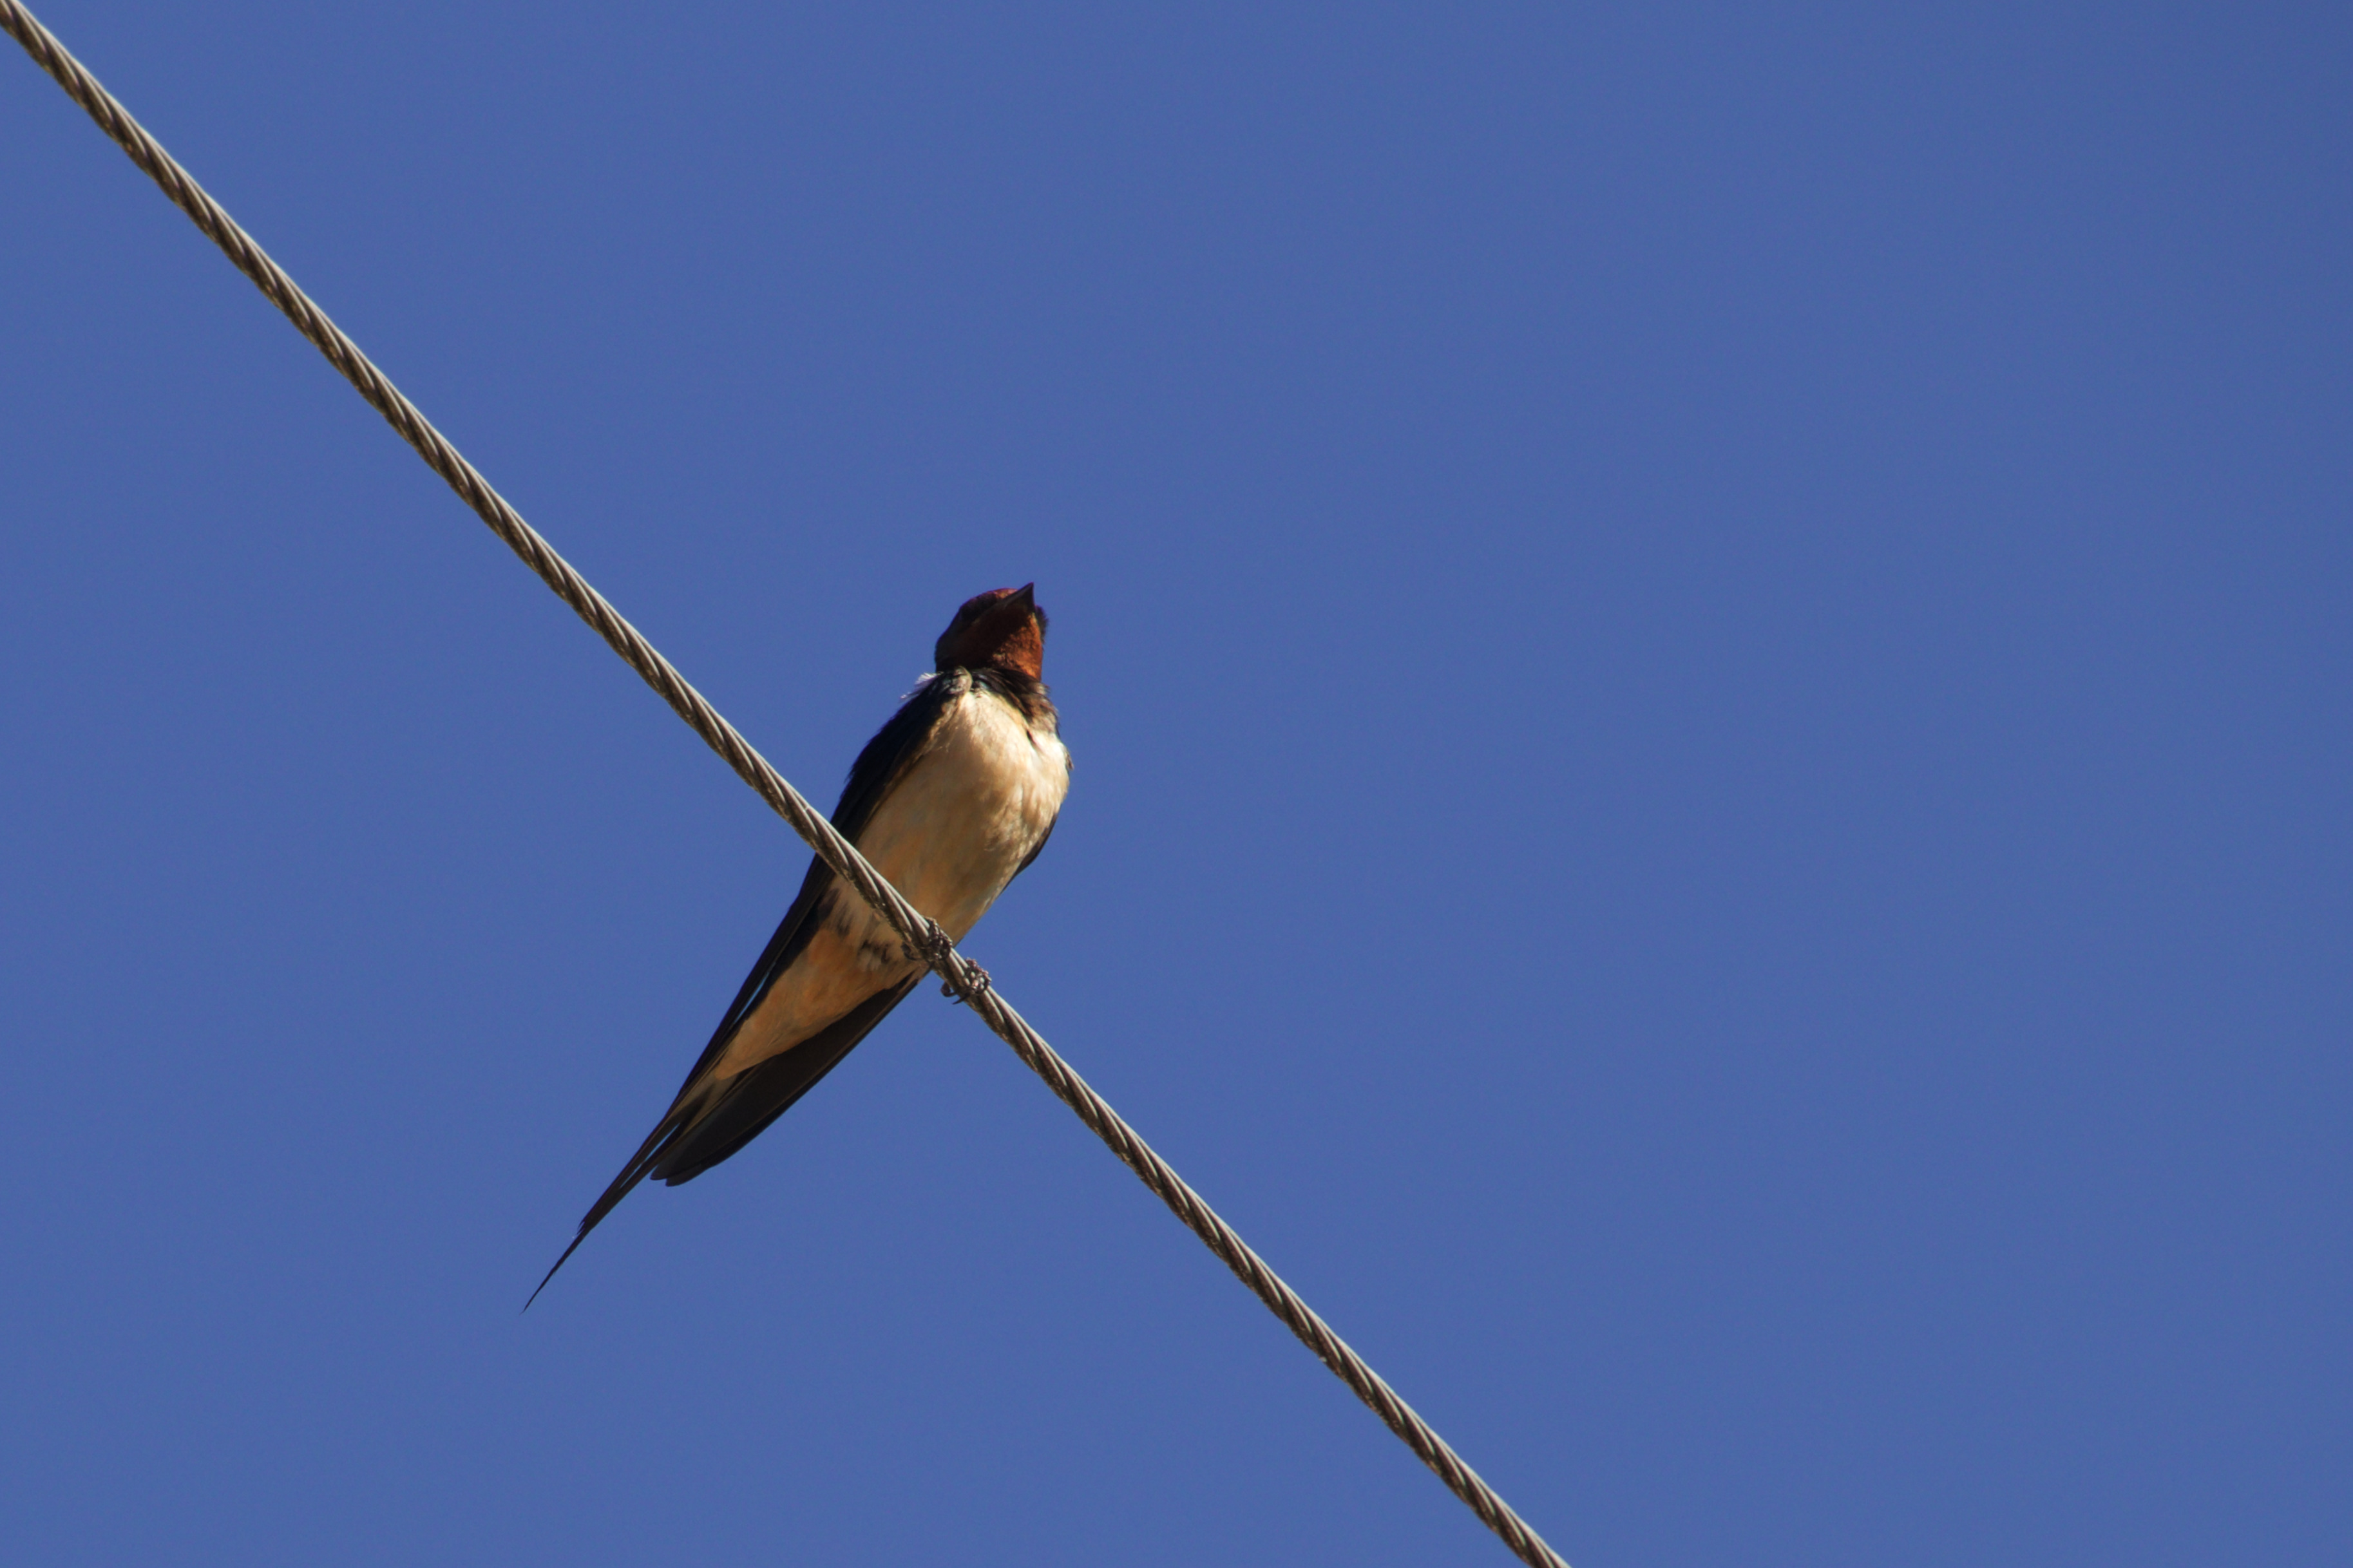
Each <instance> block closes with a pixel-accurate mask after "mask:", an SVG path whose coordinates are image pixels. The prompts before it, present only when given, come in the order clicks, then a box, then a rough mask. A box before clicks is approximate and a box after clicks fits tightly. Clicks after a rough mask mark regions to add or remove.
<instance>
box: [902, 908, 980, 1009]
mask: <svg viewBox="0 0 2353 1568" xmlns="http://www.w3.org/2000/svg"><path fill="white" fill-rule="evenodd" d="M923 924H924V931H923V941H922V942H921V943H920V944H918V943H916V942H901V943H900V944H899V951H900V952H903V953H905V954H906V955H907V959H908V961H909V962H910V963H922V964H927V965H929V966H930V967H932V968H933V969H937V968H939V967H940V965H941V964H942V963H954V964H955V965H957V966H958V967H959V968H960V969H961V970H962V971H963V973H964V981H965V984H966V985H968V986H970V987H971V988H972V989H973V990H975V991H986V990H987V989H988V985H989V981H988V971H987V970H986V969H983V968H982V967H981V966H980V965H979V964H977V963H974V962H973V961H972V960H971V959H969V958H965V957H964V956H963V955H962V954H960V953H958V952H956V950H955V942H951V941H949V940H948V933H947V932H945V931H942V930H941V929H940V922H939V921H924V922H923ZM940 994H941V995H943V996H945V997H947V998H948V999H949V1000H950V1001H953V1002H955V1003H958V1004H962V1002H963V1001H964V997H963V995H962V994H960V993H959V992H958V991H957V990H956V986H955V981H953V980H950V979H948V978H946V977H945V976H944V975H943V976H942V977H941V979H940Z"/></svg>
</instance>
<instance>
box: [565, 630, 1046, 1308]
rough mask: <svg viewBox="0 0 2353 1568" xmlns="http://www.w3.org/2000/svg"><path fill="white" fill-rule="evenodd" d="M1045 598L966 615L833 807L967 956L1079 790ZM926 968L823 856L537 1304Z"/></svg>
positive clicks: (734, 1145) (844, 1046)
mask: <svg viewBox="0 0 2353 1568" xmlns="http://www.w3.org/2000/svg"><path fill="white" fill-rule="evenodd" d="M1035 586H1036V584H1028V585H1026V586H1023V587H1019V588H997V589H992V590H991V591H989V592H988V593H986V594H979V595H975V596H973V597H972V598H969V599H967V600H965V602H964V605H963V607H962V608H960V609H958V610H957V611H956V613H955V619H954V620H952V621H950V622H949V623H948V629H947V630H946V631H944V632H942V633H941V634H940V639H939V642H938V643H937V645H936V646H935V647H934V649H933V672H932V673H931V674H929V675H927V676H925V677H923V679H922V680H920V681H918V682H916V684H915V689H914V690H913V691H912V692H910V693H908V695H907V699H906V700H905V702H904V703H902V705H901V707H900V709H899V711H898V712H896V713H895V714H893V715H892V718H891V721H890V722H889V723H887V724H885V725H883V726H882V728H881V731H879V732H877V733H876V735H875V737H874V738H873V739H872V740H871V741H869V742H866V749H865V750H864V751H862V752H859V753H858V761H857V762H856V763H853V764H852V765H851V767H850V770H849V782H848V783H847V784H844V785H843V786H842V791H841V804H840V805H837V806H835V807H834V808H833V826H834V827H835V828H836V829H837V830H839V832H840V834H841V836H842V837H844V838H847V839H849V841H850V842H851V843H852V844H855V845H856V846H858V847H859V850H860V852H861V853H862V854H864V855H865V857H866V858H867V859H869V860H871V861H872V862H873V864H874V868H875V869H876V870H878V871H880V872H881V873H882V875H883V876H884V877H885V878H886V879H889V881H890V883H891V885H892V887H894V888H897V889H899V891H900V892H902V893H903V894H905V895H906V897H907V899H908V900H909V901H910V902H912V903H913V905H914V906H915V908H916V909H917V910H921V911H922V912H923V914H925V915H927V916H929V917H930V918H931V919H933V920H934V921H938V922H939V924H940V927H941V929H942V930H944V931H946V932H947V934H948V935H949V936H950V937H951V938H952V939H954V940H955V941H957V942H961V941H963V940H964V937H965V932H967V931H971V930H972V928H973V926H974V924H975V923H976V921H979V919H980V917H981V916H982V915H983V914H985V913H987V910H988V906H989V905H990V904H992V903H994V902H996V901H997V894H999V893H1001V892H1003V891H1004V890H1005V888H1006V885H1007V884H1008V883H1009V882H1011V881H1012V880H1013V879H1014V878H1015V877H1017V876H1019V875H1020V874H1021V873H1022V872H1023V871H1024V870H1026V869H1028V868H1029V862H1031V861H1032V860H1035V859H1036V858H1038V852H1039V850H1041V849H1043V848H1044V847H1046V839H1047V837H1048V835H1050V834H1051V833H1052V832H1053V831H1054V819H1055V817H1056V816H1058V815H1060V811H1061V809H1062V796H1063V795H1064V794H1065V793H1066V792H1067V791H1068V790H1069V789H1070V785H1071V753H1070V752H1069V751H1067V750H1066V749H1065V748H1064V747H1063V745H1062V742H1061V735H1060V722H1059V720H1058V718H1057V716H1056V714H1055V712H1054V704H1053V702H1052V701H1051V700H1050V699H1049V698H1048V696H1047V693H1046V683H1045V682H1044V681H1043V680H1042V679H1039V676H1040V674H1041V672H1042V671H1043V669H1044V668H1045V656H1046V612H1045V611H1043V610H1041V609H1039V607H1038V604H1037V600H1036V599H1035V597H1034V596H1033V595H1031V592H1030V590H1031V589H1032V588H1034V587H1035ZM924 968H925V965H924V963H923V961H922V960H921V959H919V958H916V957H913V956H912V955H911V954H910V952H909V951H908V949H907V947H906V945H905V943H904V942H903V941H902V939H901V937H900V935H899V932H898V930H897V928H895V927H893V926H892V924H891V923H890V922H889V921H886V920H884V919H883V918H882V916H881V915H879V914H877V913H875V912H874V911H873V910H871V909H869V908H867V907H866V903H865V900H862V899H860V897H859V896H858V894H857V893H856V891H855V890H853V889H849V888H847V887H844V886H842V885H841V884H840V882H839V879H837V878H836V877H835V876H834V874H833V872H832V871H831V870H830V869H828V868H827V866H826V864H825V862H824V861H822V860H818V859H812V860H811V862H810V864H809V868H808V874H807V876H806V877H804V878H802V879H801V890H800V896H799V897H797V898H796V899H795V900H793V903H792V908H790V909H788V910H786V911H785V919H784V923H783V924H781V925H779V926H777V927H776V935H775V936H773V937H770V938H769V939H768V946H767V951H766V952H763V953H761V954H760V961H759V963H755V964H754V965H753V966H752V973H750V974H749V975H748V976H746V977H745V979H744V988H743V989H742V990H740V991H738V992H737V993H736V994H735V1001H734V1003H733V1005H731V1006H730V1007H729V1008H728V1009H727V1013H726V1016H724V1017H723V1018H722V1019H720V1021H719V1028H718V1031H717V1032H716V1033H715V1034H713V1035H712V1037H711V1043H710V1044H709V1045H708V1046H705V1047H703V1049H702V1058H700V1059H699V1060H697V1061H696V1062H695V1064H694V1070H693V1071H691V1072H690V1073H688V1074H687V1075H686V1082H685V1083H684V1084H683V1085H681V1087H680V1089H679V1091H678V1098H677V1099H676V1100H672V1101H671V1102H670V1109H669V1110H667V1111H665V1112H663V1113H662V1119H661V1120H660V1121H658V1122H656V1123H655V1124H654V1130H653V1131H652V1132H651V1133H649V1134H648V1136H647V1138H646V1141H645V1142H644V1143H643V1144H642V1145H640V1146H639V1148H638V1152H636V1153H635V1154H633V1155H631V1156H630V1158H629V1163H628V1164H626V1165H624V1166H622V1167H621V1173H620V1174H619V1175H617V1176H615V1177H614V1178H613V1184H612V1185H611V1186H608V1187H607V1188H606V1189H605V1195H604V1196H602V1197H600V1198H598V1199H597V1200H596V1206H595V1207H593V1208H591V1209H590V1210H589V1211H588V1213H587V1215H586V1217H584V1218H583V1219H582V1220H581V1222H580V1231H579V1234H578V1235H576V1236H575V1237H573V1238H572V1245H571V1246H570V1247H565V1249H564V1257H563V1258H557V1259H556V1260H555V1268H550V1269H549V1270H548V1271H547V1278H546V1279H542V1280H541V1281H540V1282H539V1290H544V1289H547V1281H548V1280H549V1279H554V1278H555V1269H556V1268H563V1267H564V1264H565V1259H566V1258H570V1257H571V1256H572V1254H573V1253H574V1251H575V1250H576V1249H577V1248H578V1247H579V1246H580V1244H581V1243H582V1242H584V1241H586V1240H587V1239H588V1233H589V1232H590V1231H592V1230H594V1229H596V1226H597V1224H598V1222H599V1221H601V1220H603V1219H604V1217H605V1216H606V1215H608V1214H610V1213H612V1212H613V1206H614V1205H616V1204H618V1203H619V1202H620V1201H621V1200H622V1199H623V1198H625V1197H627V1196H628V1194H629V1190H630V1189H631V1188H632V1187H635V1186H636V1185H637V1184H638V1183H639V1182H642V1181H644V1180H645V1179H646V1178H647V1177H648V1176H651V1177H653V1178H655V1179H656V1180H658V1181H662V1182H667V1183H668V1184H670V1185H671V1186H673V1187H674V1186H677V1185H678V1184H680V1183H681V1182H691V1181H692V1180H693V1179H694V1178H695V1177H697V1176H699V1175H701V1174H702V1173H703V1172H705V1171H707V1170H709V1169H711V1167H712V1166H713V1165H716V1164H718V1163H720V1162H721V1161H722V1160H724V1159H726V1158H727V1157H728V1156H729V1155H731V1154H733V1153H734V1152H735V1151H737V1150H738V1149H741V1148H742V1147H744V1144H746V1143H749V1142H751V1141H752V1140H753V1139H754V1138H756V1137H758V1136H759V1135H760V1133H761V1131H762V1130H764V1129H765V1127H766V1126H767V1125H768V1123H770V1122H771V1121H775V1120H776V1118H777V1117H779V1116H782V1115H783V1114H784V1113H785V1112H786V1110H790V1109H791V1107H792V1104H793V1102H794V1101H795V1100H798V1099H800V1097H801V1096H802V1095H804V1094H807V1092H808V1091H809V1089H811V1088H812V1087H813V1086H814V1085H815V1084H816V1083H817V1080H818V1079H821V1078H823V1077H824V1076H825V1075H826V1074H827V1073H828V1072H831V1071H832V1070H833V1068H835V1066H836V1065H837V1064H839V1062H840V1060H841V1058H844V1057H846V1056H848V1055H849V1051H850V1047H853V1046H855V1045H857V1044H858V1042H859V1041H860V1040H862V1039H864V1038H865V1037H866V1035H867V1031H869V1030H871V1028H873V1027H874V1026H875V1025H877V1024H879V1023H881V1021H882V1019H883V1017H884V1016H885V1015H887V1014H888V1013H889V1012H890V1011H891V1009H892V1008H893V1007H896V1006H897V1005H899V1004H900V1002H901V1001H902V999H903V998H904V997H905V996H906V994H907V993H908V992H909V991H911V990H913V988H914V985H915V982H916V981H917V980H919V979H921V978H922V977H923V972H924ZM539 1290H533V1292H532V1293H531V1294H532V1300H534V1301H535V1300H538V1299H539ZM523 1305H524V1307H525V1308H528V1307H529V1306H530V1305H531V1302H530V1301H526V1302H524V1303H523Z"/></svg>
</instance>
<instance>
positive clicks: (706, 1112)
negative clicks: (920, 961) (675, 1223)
mask: <svg viewBox="0 0 2353 1568" xmlns="http://www.w3.org/2000/svg"><path fill="white" fill-rule="evenodd" d="M920 977H921V976H920V973H918V974H914V975H910V976H908V977H907V978H906V979H905V980H902V981H901V982H900V983H899V984H896V985H893V986H891V987H890V988H889V989H887V990H882V991H878V992H876V993H875V994H873V995H871V996H870V997H868V998H867V999H866V1000H865V1001H863V1002H860V1004H859V1005H857V1006H855V1007H852V1008H851V1009H850V1010H849V1012H847V1013H845V1014H843V1015H842V1016H840V1017H839V1018H836V1019H835V1020H834V1021H833V1022H832V1023H830V1024H828V1025H827V1026H825V1027H824V1028H822V1029H820V1030H818V1032H817V1033H816V1034H814V1035H811V1036H810V1037H808V1038H807V1039H806V1040H803V1041H802V1042H801V1043H800V1044H799V1045H797V1046H795V1047H793V1048H792V1049H790V1050H788V1051H785V1052H782V1053H780V1054H779V1055H776V1056H773V1057H770V1058H768V1059H767V1060H765V1061H764V1062H761V1063H759V1064H757V1065H756V1066H754V1067H752V1068H747V1069H745V1070H744V1071H743V1072H741V1073H738V1074H736V1075H734V1076H733V1077H732V1078H725V1079H721V1078H704V1079H699V1080H698V1079H688V1080H687V1086H686V1087H685V1088H684V1089H680V1090H679V1095H678V1099H677V1100H675V1101H673V1102H672V1103H671V1105H670V1110H668V1111H667V1112H665V1113H664V1114H663V1116H662V1119H661V1121H659V1122H657V1123H656V1124H655V1126H654V1130H653V1131H651V1132H649V1133H648V1134H646V1141H645V1142H643V1143H640V1144H639V1145H638V1152H636V1153H635V1154H632V1155H630V1156H629V1163H628V1164H626V1165H624V1166H622V1167H621V1173H620V1174H619V1175H617V1176H615V1177H614V1178H613V1184H612V1185H611V1186H609V1187H607V1188H606V1189H605V1195H604V1196H603V1197H600V1198H598V1199H597V1200H596V1206H595V1207H594V1208H591V1209H590V1210H589V1211H588V1213H587V1214H586V1215H585V1216H584V1217H583V1218H582V1219H581V1221H580V1233H579V1234H578V1235H577V1236H575V1237H573V1238H572V1245H571V1246H570V1247H565V1249H564V1257H563V1258H557V1259H556V1260H555V1268H550V1269H549V1270H548V1271H547V1275H546V1278H545V1279H542V1280H540V1282H539V1290H533V1292H532V1293H531V1301H536V1300H539V1291H540V1290H544V1289H547V1281H548V1280H549V1279H554V1278H555V1269H556V1268H563V1267H564V1264H565V1258H570V1257H571V1256H572V1255H573V1254H574V1253H575V1252H576V1251H578V1250H579V1247H580V1244H581V1243H582V1242H584V1241H586V1240H587V1239H588V1233H589V1232H590V1231H592V1230H594V1229H596V1226H597V1225H598V1223H599V1222H601V1221H602V1220H603V1219H604V1217H605V1216H606V1215H608V1214H611V1213H612V1212H613V1208H614V1205H617V1204H618V1203H619V1202H620V1201H621V1200H622V1199H623V1198H626V1197H628V1195H629V1190H630V1189H631V1188H633V1187H635V1186H636V1185H637V1184H638V1183H639V1182H642V1181H644V1180H645V1179H646V1178H647V1177H648V1176H651V1177H653V1178H654V1179H655V1180H656V1181H658V1182H667V1183H669V1184H670V1185H671V1186H673V1187H674V1186H677V1185H679V1184H681V1183H682V1182H691V1181H692V1180H694V1178H695V1177H697V1176H699V1175H701V1174H702V1173H703V1172H705V1171H707V1170H709V1169H711V1167H712V1166H713V1165H716V1164H718V1163H720V1162H721V1161H723V1160H724V1159H726V1158H727V1157H728V1156H729V1155H731V1154H733V1153H734V1152H736V1151H738V1150H740V1149H741V1148H743V1147H744V1144H746V1143H749V1142H751V1141H752V1140H753V1139H754V1138H757V1137H758V1136H759V1135H760V1134H761V1133H762V1132H763V1131H765V1130H766V1128H767V1126H768V1123H770V1122H772V1121H775V1120H776V1118H777V1117H779V1116H782V1115H783V1114H784V1113H785V1112H786V1111H787V1110H791V1109H792V1107H793V1103H794V1101H796V1100H799V1099H800V1097H801V1096H802V1095H804V1094H807V1092H808V1091H809V1090H810V1089H814V1088H815V1087H816V1086H817V1081H818V1079H821V1078H823V1077H825V1075H826V1074H828V1073H829V1072H831V1071H832V1070H833V1069H834V1068H836V1067H838V1066H839V1065H840V1063H841V1058H844V1057H846V1056H848V1055H849V1052H850V1048H851V1047H854V1046H856V1045H857V1044H858V1042H859V1041H860V1040H862V1039H864V1038H865V1037H866V1036H867V1033H868V1031H870V1030H871V1029H872V1028H873V1027H874V1026H875V1025H877V1024H879V1023H881V1021H882V1019H883V1016H885V1015H886V1014H888V1013H889V1012H890V1011H891V1009H892V1008H893V1007H896V1006H897V1005H899V1003H900V1001H901V1000H902V998H903V997H905V995H906V994H907V993H908V992H910V991H912V990H913V989H914V986H915V981H916V980H917V979H919V978H920ZM531 1301H525V1302H524V1303H523V1304H522V1310H524V1311H526V1312H528V1311H530V1310H531Z"/></svg>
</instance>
